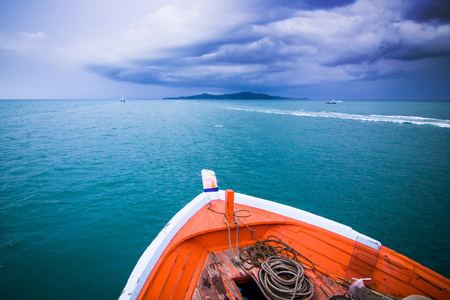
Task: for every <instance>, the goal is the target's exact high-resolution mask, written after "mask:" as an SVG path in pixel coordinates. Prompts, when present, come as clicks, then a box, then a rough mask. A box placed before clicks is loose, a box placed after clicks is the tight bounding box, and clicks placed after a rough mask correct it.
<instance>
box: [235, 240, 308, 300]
mask: <svg viewBox="0 0 450 300" xmlns="http://www.w3.org/2000/svg"><path fill="white" fill-rule="evenodd" d="M245 254H246V256H247V257H248V258H245V257H244V256H245ZM239 257H240V259H241V262H242V267H243V268H244V269H245V270H246V272H247V271H249V270H251V269H253V268H254V267H258V268H260V270H259V273H258V277H259V282H258V280H256V278H255V277H254V276H253V275H252V273H250V272H247V274H249V275H250V276H252V277H253V279H254V280H255V282H257V283H258V286H259V287H260V289H261V291H262V292H263V293H264V295H265V296H266V298H267V299H274V300H286V299H303V300H309V299H311V298H312V297H313V295H314V286H313V285H312V283H311V281H310V280H309V279H308V277H307V276H306V275H305V272H304V269H308V270H314V269H315V265H314V263H313V262H311V261H310V260H309V259H308V258H307V257H305V256H304V255H302V254H301V253H299V252H298V251H297V250H295V249H294V248H292V247H291V246H289V245H288V244H286V243H285V242H283V241H282V240H281V239H280V238H278V237H276V236H273V235H271V236H269V237H268V238H267V239H265V240H264V241H258V242H256V243H255V244H254V245H253V246H251V247H247V248H246V249H245V250H244V252H242V253H241V255H240V256H239ZM299 258H302V259H303V260H306V262H307V263H308V265H309V266H306V265H305V263H304V262H301V261H300V260H299Z"/></svg>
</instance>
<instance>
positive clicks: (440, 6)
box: [405, 0, 450, 23]
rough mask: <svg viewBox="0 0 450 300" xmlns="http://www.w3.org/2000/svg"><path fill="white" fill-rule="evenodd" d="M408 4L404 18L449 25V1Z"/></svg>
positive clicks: (416, 0) (428, 0)
mask: <svg viewBox="0 0 450 300" xmlns="http://www.w3.org/2000/svg"><path fill="white" fill-rule="evenodd" d="M408 4H409V5H410V6H409V8H408V9H407V10H406V12H405V16H406V18H408V19H410V20H416V21H438V22H442V23H450V1H449V0H413V1H410V2H408Z"/></svg>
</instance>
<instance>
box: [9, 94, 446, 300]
mask: <svg viewBox="0 0 450 300" xmlns="http://www.w3.org/2000/svg"><path fill="white" fill-rule="evenodd" d="M449 150H450V102H446V101H345V102H342V103H338V104H336V105H325V104H324V102H323V101H202V102H199V101H184V102H182V103H178V102H175V101H133V100H129V101H127V102H126V103H125V104H124V103H120V102H119V101H31V100H28V101H0V188H1V192H0V193H1V194H0V197H1V199H0V238H1V239H0V266H1V267H0V299H116V298H117V297H118V296H119V294H120V292H121V291H122V289H123V287H124V285H125V283H126V281H127V278H128V276H129V275H130V273H131V271H132V269H133V267H134V266H135V264H136V262H137V260H138V259H139V257H140V255H141V254H142V253H143V251H144V250H145V249H146V247H147V246H148V245H149V244H150V242H151V241H152V240H153V238H154V237H155V236H156V235H157V233H158V232H159V231H160V230H161V228H162V227H163V226H164V225H165V224H166V223H167V222H168V221H169V220H170V218H171V217H172V216H173V215H174V214H175V213H176V212H177V211H178V210H180V209H181V208H182V207H183V206H184V205H185V204H186V203H188V202H189V201H190V200H192V199H193V198H194V197H195V196H197V195H198V194H199V193H201V192H202V185H201V178H200V171H201V170H202V169H204V168H206V169H212V170H214V171H215V172H216V175H217V177H218V180H219V187H220V188H221V189H227V188H232V189H234V190H235V191H237V192H241V193H246V194H250V195H253V196H257V197H262V198H266V199H269V200H273V201H277V202H280V203H284V204H288V205H291V206H295V207H298V208H300V209H304V210H308V211H310V212H312V213H315V214H318V215H321V216H324V217H327V218H330V219H332V220H335V221H338V222H341V223H343V224H346V225H349V226H351V227H352V228H354V229H355V230H357V231H359V232H362V233H364V234H366V235H369V236H370V237H372V238H375V239H377V240H379V241H380V242H381V243H382V244H384V245H385V246H388V247H390V248H392V249H394V250H396V251H398V252H400V253H402V254H405V255H407V256H409V257H411V258H413V259H415V260H417V261H419V262H420V263H422V264H424V265H425V266H427V267H430V268H432V269H434V270H435V271H437V272H439V273H441V274H443V275H445V276H446V277H450V254H449V253H450V244H449V241H450V236H449V233H450V221H449V220H450V203H449V199H450V184H449V183H450V154H449V153H450V152H449Z"/></svg>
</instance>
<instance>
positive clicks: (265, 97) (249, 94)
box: [164, 92, 308, 100]
mask: <svg viewBox="0 0 450 300" xmlns="http://www.w3.org/2000/svg"><path fill="white" fill-rule="evenodd" d="M171 99H195V100H197V99H198V100H201V99H216V100H237V99H244V100H283V99H284V100H286V99H296V100H308V98H292V97H289V98H288V97H280V96H271V95H267V94H258V93H252V92H240V93H236V94H223V95H211V94H207V93H203V94H200V95H193V96H180V97H169V98H164V100H171Z"/></svg>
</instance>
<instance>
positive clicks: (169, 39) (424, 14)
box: [86, 0, 450, 89]
mask: <svg viewBox="0 0 450 300" xmlns="http://www.w3.org/2000/svg"><path fill="white" fill-rule="evenodd" d="M249 3H250V2H249ZM249 3H247V4H246V5H242V4H240V3H238V2H234V3H233V2H231V4H230V6H225V7H213V6H212V5H208V4H205V3H201V4H197V5H195V6H188V7H177V6H163V7H161V8H159V9H158V10H157V11H156V12H154V13H152V14H149V15H148V16H147V17H146V18H145V19H143V20H140V21H139V22H137V23H136V25H135V26H134V27H133V28H131V29H129V31H128V32H127V36H126V39H127V41H128V43H127V44H128V45H130V44H131V45H135V46H134V47H135V49H139V51H137V52H136V53H134V54H133V55H129V56H126V55H125V56H122V61H120V62H117V63H108V64H106V63H105V64H101V63H100V64H90V65H88V66H86V68H88V69H89V70H90V71H92V72H96V73H98V74H101V75H102V76H105V77H108V78H110V79H114V80H118V81H129V82H134V83H140V84H151V85H164V86H186V85H188V86H196V87H214V86H217V87H219V86H221V87H233V86H240V85H246V86H248V87H249V88H253V89H258V87H277V88H280V87H295V86H298V85H308V84H317V83H321V82H328V81H336V82H339V81H352V80H367V79H371V78H380V77H383V76H391V74H395V73H398V72H412V71H414V69H415V68H417V67H418V64H414V65H411V64H409V63H408V62H410V61H413V60H425V59H427V58H436V57H446V59H447V58H448V55H449V54H450V25H449V24H448V23H447V22H446V20H447V19H446V18H447V17H448V16H447V15H446V14H444V13H442V10H440V9H439V8H441V7H448V5H447V4H446V2H444V1H441V2H440V1H436V3H435V4H433V5H430V4H429V1H411V2H408V3H407V4H406V3H405V2H404V1H368V0H358V1H304V2H301V1H299V2H296V4H295V5H292V4H291V2H288V1H281V2H277V1H263V2H261V3H262V4H263V5H265V6H258V3H257V2H253V3H250V4H249ZM260 5H261V4H260ZM252 6H255V9H252ZM256 7H257V8H256ZM433 20H438V21H439V22H437V21H433ZM118 54H120V53H118ZM121 54H122V55H123V53H121ZM419 65H420V64H419Z"/></svg>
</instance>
